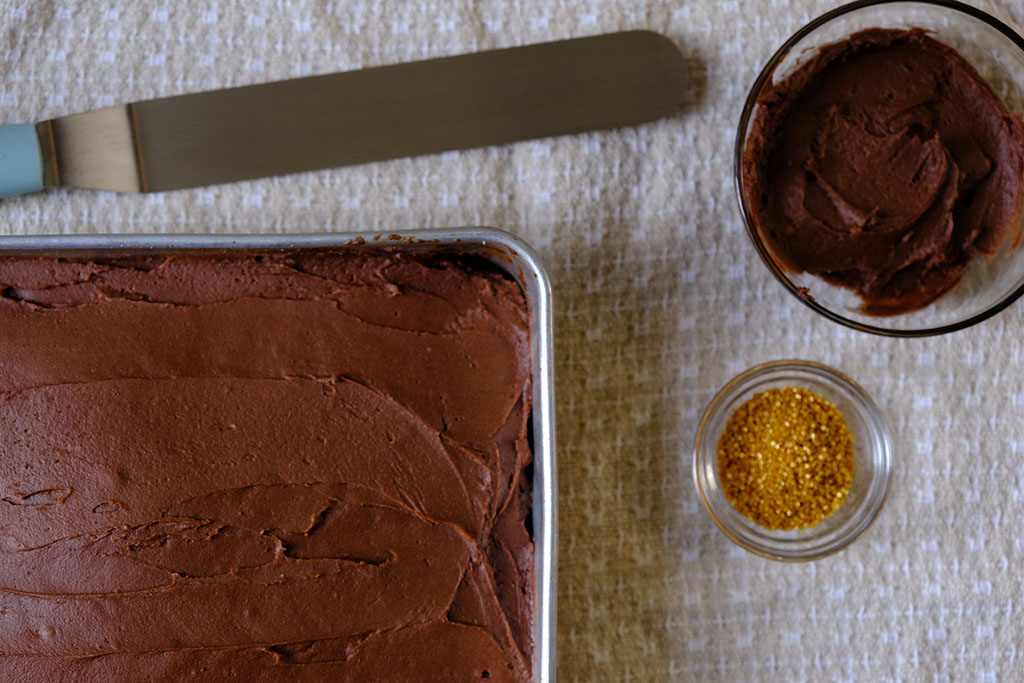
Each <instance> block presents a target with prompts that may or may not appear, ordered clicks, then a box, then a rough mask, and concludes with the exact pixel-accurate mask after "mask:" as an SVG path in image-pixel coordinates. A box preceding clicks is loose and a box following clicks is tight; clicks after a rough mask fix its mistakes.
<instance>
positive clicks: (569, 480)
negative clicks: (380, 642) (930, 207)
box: [0, 0, 1024, 682]
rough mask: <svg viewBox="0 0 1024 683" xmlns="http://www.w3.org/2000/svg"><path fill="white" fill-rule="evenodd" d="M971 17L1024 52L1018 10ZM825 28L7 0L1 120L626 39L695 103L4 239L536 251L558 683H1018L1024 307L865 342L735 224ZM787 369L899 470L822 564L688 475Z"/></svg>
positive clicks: (79, 220)
mask: <svg viewBox="0 0 1024 683" xmlns="http://www.w3.org/2000/svg"><path fill="white" fill-rule="evenodd" d="M977 4H978V5H979V6H980V7H982V8H984V9H986V10H988V11H990V12H992V13H994V14H995V15H996V16H997V17H999V18H1001V19H1003V20H1004V21H1006V22H1007V23H1009V24H1010V25H1011V26H1015V27H1016V28H1017V29H1018V30H1020V29H1022V28H1024V6H1022V5H1021V4H1020V3H1019V2H1017V1H1016V0H993V1H991V2H977ZM833 6H834V4H833V3H827V2H819V1H816V0H792V1H789V0H750V1H749V2H741V1H738V0H722V1H716V0H676V1H674V2H662V1H658V0H646V1H643V0H635V1H632V2H626V1H623V0H512V1H509V2H498V1H493V2H492V1H488V0H452V1H448V0H416V1H414V0H410V1H408V2H401V1H397V0H387V1H380V2H375V1H371V0H351V1H349V0H326V1H322V2H317V1H314V0H248V1H246V2H242V1H240V0H234V1H229V2H212V1H211V0H197V1H195V2H189V3H187V4H186V3H182V2H168V1H167V0H134V1H129V0H108V1H105V2H92V1H86V0H81V1H77V2H76V1H74V0H31V1H29V0H24V1H21V2H17V1H15V0H2V1H0V27H2V31H0V43H2V47H0V121H2V122H21V121H35V120H40V119H45V118H50V117H54V116H59V115H62V114H68V113H73V112H78V111H82V110H87V109H92V108H96V107H101V106H105V105H111V104H115V103H119V102H125V101H132V100H138V99H146V98H151V97H157V96H165V95H172V94H178V93H185V92H193V91H199V90H205V89H212V88H219V87H224V86H233V85H241V84H249V83H257V82H262V81H268V80H274V79H281V78H288V77H293V76H302V75H309V74H319V73H329V72H334V71H339V70H348V69H355V68H359V67H365V66H373V65H381V64H388V63H393V62H396V61H405V60H414V59H421V58H426V57H431V56H441V55H448V54H456V53H462V52H467V51H472V50H477V49H486V48H494V47H505V46H512V45H518V44H523V43H530V42H540V41H546V40H552V39H559V38H565V37H572V36H582V35H589V34H595V33H602V32H607V31H614V30H621V29H628V28H649V29H653V30H656V31H660V32H662V33H665V34H667V35H668V36H670V37H671V38H672V39H673V40H674V41H676V42H677V43H678V44H679V45H680V47H681V48H682V50H683V52H684V53H685V55H686V56H687V60H688V64H689V67H690V83H689V92H688V103H687V107H686V109H685V111H682V112H681V113H680V114H679V115H677V116H675V117H673V118H671V119H666V120H662V121H659V122H656V123H652V124H649V125H644V126H641V127H637V128H631V129H627V130H619V131H612V132H601V133H592V134H586V135H579V136H574V137H566V138H560V139H555V140H544V141H537V142H527V143H521V144H517V145H512V146H509V147H504V148H500V149H483V150H476V151H470V152H464V153H449V154H443V155H439V156H432V157H426V158H419V159H413V160H400V161H394V162H387V163H378V164H369V165H365V166H360V167H354V168H347V169H339V170H333V171H327V172H318V173H307V174H300V175H295V176H291V177H286V178H275V179H267V180H259V181H252V182H244V183H238V184H234V185H228V186H219V187H211V188H204V189H197V190H188V191H180V192H171V193H167V194H157V195H151V196H142V195H134V196H132V195H114V194H109V193H90V192H82V191H50V192H47V193H43V194H39V195H34V196H26V197H21V198H16V199H6V200H3V201H2V202H0V232H2V233H4V234H35V233H108V232H145V233H149V232H158V233H161V232H190V231H199V232H227V233H243V232H261V233H262V232H287V231H343V230H382V231H385V230H388V229H393V228H401V229H407V228H418V227H446V226H459V225H492V226H496V227H501V228H504V229H507V230H510V231H512V232H514V233H517V234H518V235H520V236H522V237H523V238H525V239H526V240H527V241H528V242H530V243H531V244H532V245H534V246H535V247H536V248H537V250H538V251H539V252H540V254H541V256H542V259H543V260H544V261H545V262H546V264H547V265H548V267H549V269H550V273H551V275H552V278H553V282H554V288H555V296H556V306H557V313H556V323H557V327H556V346H557V352H556V355H557V363H556V365H557V401H558V411H557V417H558V432H559V433H558V437H559V438H558V442H559V444H558V445H559V469H560V471H559V476H560V509H561V515H560V519H559V529H560V562H559V596H558V598H559V610H558V634H559V635H558V651H559V664H558V674H559V679H560V680H562V681H567V682H569V681H598V680H608V681H658V680H667V679H678V680H709V681H739V680H766V681H775V680H780V681H781V680H787V681H788V680H793V681H800V680H815V681H818V680H836V681H842V680H849V681H884V680H902V681H917V680H928V681H931V680H936V681H944V680H981V681H989V680H1020V679H1021V676H1022V674H1021V672H1022V671H1024V652H1021V653H1019V652H1018V647H1019V644H1020V643H1024V626H1022V624H1024V589H1022V576H1021V570H1020V567H1021V566H1022V565H1024V419H1022V415H1024V381H1022V379H1021V371H1020V369H1019V368H1021V366H1022V364H1024V304H1021V303H1018V304H1017V305H1016V306H1014V307H1012V308H1010V309H1009V310H1008V311H1006V312H1004V313H1002V314H1001V315H999V316H997V317H996V318H994V319H992V320H989V321H988V322H985V323H983V324H981V325H978V326H976V327H974V328H972V329H970V330H967V331H965V332H960V333H956V334H952V335H948V336H944V337H940V338H931V339H921V340H905V341H900V340H893V339H884V338H877V337H873V336H868V335H865V334H859V333H854V332H851V331H847V330H845V329H843V328H840V327H839V326H838V325H835V324H833V323H831V322H828V321H826V320H824V319H822V318H819V317H817V316H816V315H815V314H814V313H812V312H811V311H810V310H808V309H807V308H805V307H804V306H802V305H801V304H800V303H799V302H798V301H796V300H795V299H794V298H793V297H791V296H790V295H789V294H787V293H786V292H784V291H783V289H782V288H781V287H780V286H779V285H778V284H777V283H775V282H774V280H772V279H771V277H770V275H769V274H768V272H767V271H766V269H765V268H764V267H763V266H762V265H761V263H760V261H759V260H758V257H757V255H756V254H755V252H754V250H753V249H752V248H751V246H750V245H749V244H748V242H747V240H746V237H745V235H744V232H743V227H742V223H741V220H740V216H739V212H738V210H737V207H736V202H735V199H734V193H733V186H732V167H731V154H732V148H733V142H734V135H735V127H736V123H737V118H738V115H739V110H740V107H741V104H742V101H743V98H744V97H745V95H746V91H747V89H748V87H749V85H750V83H751V82H752V81H753V79H754V77H755V75H756V74H757V72H758V71H759V70H760V68H761V65H762V64H763V63H764V61H765V60H766V59H767V58H768V57H769V56H770V55H771V53H772V52H773V51H774V50H775V49H776V48H777V47H778V46H779V45H780V44H781V43H782V41H783V40H784V39H785V38H786V37H788V36H789V35H790V34H791V33H792V32H793V31H795V30H796V29H797V28H798V27H799V26H800V25H802V24H803V23H805V22H806V21H808V20H809V19H811V18H813V17H814V16H816V15H818V14H820V13H821V12H823V11H825V10H827V9H829V8H831V7H833ZM253 115H254V116H255V115H258V112H253ZM0 334H3V331H2V330H0ZM780 356H781V357H797V358H804V359H809V360H816V361H821V362H824V363H827V364H830V365H833V366H835V367H837V368H839V369H841V370H843V371H845V372H846V373H848V374H850V375H851V376H853V377H854V378H855V379H856V380H857V381H859V382H860V383H861V384H862V385H863V386H864V387H865V388H866V389H867V390H868V392H869V393H870V394H872V395H873V397H874V398H875V399H876V401H877V402H878V403H879V404H880V405H881V407H882V409H883V411H884V412H885V414H886V416H887V418H888V424H889V426H890V429H891V430H892V432H893V435H894V440H895V448H896V472H895V480H894V485H893V488H892V492H891V495H890V498H889V501H888V503H887V505H886V507H885V509H884V510H883V511H882V514H881V516H880V518H879V519H878V521H877V522H876V523H875V525H874V526H873V527H872V528H871V529H870V530H869V531H868V532H867V533H866V535H865V536H864V537H863V538H862V539H861V540H859V541H858V542H857V543H855V544H854V545H853V546H851V547H850V548H848V549H847V550H845V551H844V552H842V553H840V554H838V555H836V556H833V557H830V558H827V559H824V560H821V561H819V562H816V563H810V564H803V565H788V564H781V563H775V562H771V561H767V560H763V559H760V558H758V557H755V556H753V555H750V554H748V553H746V552H745V551H742V550H740V549H738V548H737V547H735V546H733V545H732V543H731V542H730V541H729V540H728V539H726V537H725V536H724V535H722V534H721V533H720V532H719V531H718V530H717V528H715V527H714V525H713V524H712V522H711V520H710V518H709V517H708V516H707V514H706V513H705V512H704V510H703V507H702V506H701V504H700V502H699V500H698V498H697V495H696V493H695V490H694V486H693V483H692V480H691V475H690V467H691V462H692V446H693V439H694V434H695V429H696V426H697V422H698V419H699V416H700V413H701V412H702V410H703V408H704V406H705V405H706V404H707V402H708V401H709V400H710V398H711V396H712V395H713V394H714V392H715V391H716V390H717V389H718V388H719V387H720V386H721V385H722V384H723V383H724V382H726V381H727V380H728V379H729V378H730V377H732V376H733V375H734V374H736V373H737V372H739V371H741V370H743V369H745V368H747V367H749V366H751V365H753V364H756V363H758V362H761V361H765V360H770V359H775V358H778V357H780ZM0 362H2V359H0Z"/></svg>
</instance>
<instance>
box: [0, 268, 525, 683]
mask: <svg viewBox="0 0 1024 683" xmlns="http://www.w3.org/2000/svg"><path fill="white" fill-rule="evenodd" d="M0 293H2V296H0V330H3V332H2V333H0V614H2V615H4V616H3V618H2V619H0V678H3V679H4V680H81V681H139V680H168V681H171V680H175V681H177V680H197V681H222V680H225V679H229V678H230V679H233V680H244V681H279V680H289V681H310V682H313V681H337V680H360V681H361V680H408V679H415V678H419V677H423V678H427V679H442V678H445V679H447V678H456V679H460V680H466V679H470V678H477V679H478V678H481V677H485V678H488V679H490V680H529V679H530V661H531V656H532V651H533V642H532V625H533V618H534V617H533V587H534V569H533V543H532V541H531V539H530V535H529V529H528V528H527V522H526V518H527V516H528V513H529V509H530V505H531V490H530V485H531V482H530V481H529V477H528V472H529V469H528V466H529V463H530V461H531V451H530V446H529V442H528V437H527V425H528V420H529V415H530V350H529V338H528V313H527V311H526V305H525V301H524V299H523V296H522V293H521V292H520V290H519V288H518V286H517V285H516V284H515V283H514V282H512V281H510V280H509V279H507V278H506V277H505V276H503V275H502V274H500V273H498V272H496V271H494V270H492V269H489V268H486V267H484V266H483V265H482V264H475V263H469V262H463V261H461V260H459V259H456V258H445V257H438V256H428V255H425V254H410V253H407V252H394V253H390V252H387V251H385V250H374V251H345V252H324V251H315V252H290V253H265V254H236V255H220V256H204V255H179V256H171V257H155V258H133V259H128V258H124V259H113V260H107V261H95V260H93V261H83V262H76V261H68V260H65V259H59V258H43V257H22V258H0Z"/></svg>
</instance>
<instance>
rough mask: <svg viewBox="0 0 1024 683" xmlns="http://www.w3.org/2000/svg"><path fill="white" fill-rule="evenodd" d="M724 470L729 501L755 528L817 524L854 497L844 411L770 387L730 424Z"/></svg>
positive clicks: (721, 447) (721, 462)
mask: <svg viewBox="0 0 1024 683" xmlns="http://www.w3.org/2000/svg"><path fill="white" fill-rule="evenodd" d="M811 447H813V451H812V450H811ZM718 469H719V474H720V477H721V479H722V480H723V482H724V483H723V490H724V491H725V496H726V498H728V499H729V501H730V502H731V503H732V504H733V507H735V508H736V509H737V510H738V511H739V512H741V513H743V514H744V515H746V516H747V517H749V518H750V519H752V520H753V521H754V522H756V523H757V524H760V525H761V526H763V527H765V528H767V529H802V528H806V527H810V526H814V525H815V524H818V523H819V522H821V521H822V520H823V519H825V518H826V517H828V516H829V515H831V514H832V513H834V512H835V511H836V510H838V509H839V507H840V506H841V505H842V504H843V501H844V500H845V499H846V496H847V494H848V493H849V491H850V483H851V482H852V481H853V435H852V434H851V433H850V428H849V427H848V426H847V424H846V420H845V419H844V418H843V415H842V413H841V412H839V409H838V408H836V407H835V405H833V404H832V403H831V402H830V401H827V400H825V399H824V398H822V397H821V396H818V395H817V394H815V393H814V392H812V391H808V390H807V389H797V388H795V387H783V388H780V389H769V390H768V391H765V392H763V393H759V394H755V395H754V396H753V398H751V399H750V400H749V401H747V402H746V403H744V404H743V405H742V406H740V407H739V408H738V409H737V410H736V412H735V413H733V414H732V416H731V417H730V418H729V421H728V422H727V423H726V426H725V431H724V432H723V434H722V438H721V439H719V442H718Z"/></svg>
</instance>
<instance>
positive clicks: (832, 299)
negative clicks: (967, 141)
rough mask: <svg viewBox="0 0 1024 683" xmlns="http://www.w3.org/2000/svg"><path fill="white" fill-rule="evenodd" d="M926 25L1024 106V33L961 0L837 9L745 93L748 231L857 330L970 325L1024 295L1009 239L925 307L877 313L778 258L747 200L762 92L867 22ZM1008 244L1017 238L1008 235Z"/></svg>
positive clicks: (1009, 102)
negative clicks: (750, 140)
mask: <svg viewBox="0 0 1024 683" xmlns="http://www.w3.org/2000/svg"><path fill="white" fill-rule="evenodd" d="M913 27H919V28H923V29H925V30H927V31H929V32H930V33H931V35H932V36H933V37H934V38H936V39H937V40H939V41H940V42H943V43H945V44H947V45H949V46H951V47H953V48H954V49H956V50H957V52H959V53H960V55H961V56H963V57H964V58H965V59H966V60H967V61H968V62H970V63H971V65H972V66H974V67H975V69H977V71H978V73H979V74H981V76H982V77H983V78H984V79H985V80H986V81H987V82H988V84H989V85H990V86H991V87H992V89H993V90H994V91H995V93H996V94H997V95H998V96H999V98H1000V99H1001V100H1002V102H1003V104H1004V105H1005V106H1006V108H1007V109H1008V110H1009V111H1010V113H1011V114H1014V115H1020V114H1021V113H1022V112H1024V38H1021V36H1020V35H1018V34H1017V33H1016V32H1015V31H1014V30H1013V29H1011V28H1010V27H1008V26H1007V25H1006V24H1004V23H1002V22H1000V21H999V20H997V19H995V18H994V17H992V16H990V15H988V14H986V13H985V12H982V11H981V10H979V9H977V8H974V7H971V6H969V5H965V4H962V3H959V2H951V1H947V0H922V1H918V2H900V1H896V0H862V1H860V2H854V3H851V4H849V5H844V6H842V7H839V8H837V9H835V10H833V11H831V12H828V13H827V14H824V15H822V16H821V17H819V18H817V19H815V20H814V21H812V22H811V23H809V24H807V25H806V26H804V27H803V28H802V29H800V30H799V31H797V32H796V34H794V35H793V37H792V38H790V39H789V40H787V41H786V42H785V44H783V46H782V47H781V48H779V50H778V52H776V53H775V54H774V55H773V56H772V58H771V59H770V60H768V63H767V64H766V65H765V67H764V69H763V70H762V71H761V73H760V75H759V76H758V77H757V80H756V81H755V82H754V85H753V87H752V88H751V89H750V93H749V95H748V96H747V100H746V103H745V105H744V107H743V113H742V115H741V117H740V123H739V130H738V131H737V135H736V150H735V180H736V191H737V194H738V196H739V203H740V210H741V212H742V214H743V219H744V221H745V223H746V227H747V233H748V235H749V236H750V239H751V240H752V241H753V243H754V246H755V247H756V249H757V251H758V253H759V254H760V256H761V259H762V260H763V261H764V262H765V264H766V265H767V266H768V268H769V269H770V270H771V272H772V274H773V275H774V276H775V277H776V278H777V279H778V280H779V281H780V282H781V283H782V284H783V285H784V286H785V287H786V289H788V290H789V291H790V292H791V293H792V294H793V295H795V296H796V297H797V298H799V299H800V300H801V301H803V302H804V303H805V304H807V305H808V306H810V307H811V308H812V309H814V310H815V311H817V312H818V313H820V314H821V315H823V316H825V317H827V318H829V319H831V320H834V321H836V322H839V323H842V324H843V325H847V326H849V327H852V328H854V329H857V330H862V331H865V332H872V333H875V334H882V335H888V336H898V337H920V336H927V335H934V334H942V333H946V332H953V331H956V330H960V329H963V328H965V327H969V326H971V325H974V324H976V323H979V322H981V321H982V320H985V319H986V318H989V317H991V316H993V315H995V314H996V313H998V312H999V311H1001V310H1003V309H1005V308H1006V307H1007V306H1009V305H1010V304H1011V303H1013V302H1014V301H1015V300H1016V299H1017V298H1019V297H1020V296H1021V295H1022V294H1024V243H1022V244H1021V245H1020V246H1019V248H1016V249H1014V248H1013V245H1004V246H1003V248H1002V250H1001V251H1000V252H999V253H997V254H996V255H994V256H993V257H992V258H990V259H989V258H985V257H979V258H975V259H974V260H972V261H971V263H970V264H969V265H968V267H967V269H966V270H965V272H964V274H963V278H962V279H961V281H960V283H959V284H958V285H957V286H956V287H955V288H953V289H952V290H951V291H949V292H947V293H946V294H945V295H943V296H942V297H941V298H939V299H938V300H936V301H934V302H932V303H931V304H929V305H927V306H925V307H924V308H922V309H920V310H916V311H913V312H910V313H904V314H900V315H894V316H888V317H878V316H871V315H867V314H864V313H862V312H861V311H860V307H861V304H862V301H861V299H860V297H859V296H858V295H857V294H855V293H854V292H853V291H851V290H849V289H846V288H843V287H839V286H836V285H832V284H829V283H828V282H826V281H825V280H823V279H821V278H819V277H817V276H815V275H811V274H808V273H799V274H797V273H792V272H790V271H789V270H787V269H786V268H785V267H784V266H783V265H782V264H780V263H779V262H777V260H776V258H775V257H774V255H773V254H772V252H771V249H770V248H769V246H768V245H767V244H766V243H765V242H764V241H763V240H762V239H761V237H760V235H759V234H758V230H757V228H756V227H755V224H754V219H753V217H752V215H751V209H750V207H749V206H748V203H747V201H746V198H745V197H746V193H745V187H744V179H743V172H742V167H743V151H744V149H745V148H746V145H747V136H748V134H749V132H750V130H751V128H752V124H753V121H754V117H755V116H756V114H757V111H758V108H759V106H760V105H758V104H757V97H758V94H759V93H760V92H761V91H762V89H763V88H764V87H765V86H766V85H767V84H769V83H771V82H774V81H775V80H778V79H782V78H785V77H786V76H787V75H789V74H790V73H792V72H793V71H794V70H795V69H796V68H797V67H798V66H800V65H802V64H803V63H804V61H805V60H806V59H807V58H809V57H811V56H812V55H814V54H815V53H816V52H817V50H818V48H820V47H821V46H823V45H827V44H829V43H834V42H836V41H838V40H842V39H844V38H846V37H849V36H850V35H851V34H853V33H856V32H857V31H861V30H863V29H868V28H902V29H907V28H913ZM1006 241H1007V242H1010V241H1012V240H1006Z"/></svg>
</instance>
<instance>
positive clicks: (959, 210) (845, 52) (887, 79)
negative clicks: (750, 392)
mask: <svg viewBox="0 0 1024 683" xmlns="http://www.w3.org/2000/svg"><path fill="white" fill-rule="evenodd" d="M757 104H758V105H760V106H759V110H758V112H757V114H756V116H755V119H754V121H753V124H752V127H751V130H750V133H749V135H748V138H747V143H746V147H745V150H744V154H743V167H742V174H743V181H744V191H745V200H746V203H747V205H748V207H749V210H750V213H751V215H752V218H753V222H754V227H755V229H756V230H757V233H758V235H759V236H760V237H761V239H762V240H763V241H764V243H765V244H766V245H767V246H768V248H769V250H770V251H771V253H772V254H773V255H774V257H775V258H776V259H777V261H778V262H779V263H780V265H781V266H783V267H784V268H786V269H788V270H791V271H793V272H798V273H799V272H808V273H812V274H815V275H819V276H821V277H823V278H824V279H825V280H827V281H829V282H832V283H834V284H838V285H841V286H844V287H848V288H850V289H852V290H853V291H855V292H857V294H859V295H860V296H861V298H862V301H863V307H862V311H863V312H864V313H867V314H869V315H893V314H899V313H905V312H909V311H912V310H915V309H918V308H921V307H923V306H925V305H927V304H929V303H931V302H932V301H934V300H935V299H937V298H938V297H940V296H942V295H943V294H945V293H946V292H948V291H949V290H950V289H952V288H953V287H954V286H955V285H956V284H957V283H958V282H959V281H960V278H961V276H962V274H963V271H964V268H965V267H966V266H967V264H968V263H969V262H970V261H971V259H974V258H976V257H979V256H991V255H994V254H996V253H997V252H998V251H999V250H1000V249H1001V248H1003V247H1004V246H1015V245H1016V242H1017V240H1018V239H1019V237H1020V217H1021V205H1022V200H1024V128H1022V125H1021V122H1020V119H1019V118H1017V117H1014V116H1011V115H1010V114H1009V113H1008V112H1007V111H1006V109H1005V107H1004V106H1003V104H1002V103H1001V102H1000V101H999V99H998V97H997V96H996V95H995V93H994V92H993V91H992V89H991V88H990V87H989V85H988V84H987V83H985V81H984V80H983V79H982V78H981V77H980V76H979V74H978V73H977V71H976V70H975V69H974V68H973V67H972V66H971V65H970V64H969V63H968V62H967V61H966V60H964V59H963V57H961V56H960V55H959V54H958V53H957V52H956V51H955V50H954V49H952V48H950V47H948V46H947V45H945V44H943V43H940V42H938V41H937V40H935V39H933V38H931V37H930V36H929V35H928V34H927V33H926V32H925V31H923V30H920V29H911V30H906V31H905V30H896V29H869V30H866V31H861V32H859V33H856V34H854V35H852V36H850V37H849V38H847V39H845V40H842V41H839V42H837V43H833V44H830V45H826V46H824V47H822V48H821V49H820V50H818V52H817V53H815V54H813V55H811V56H810V57H809V58H808V59H807V60H806V62H805V63H803V64H801V65H800V66H799V67H798V68H797V69H796V70H795V71H794V72H793V73H792V74H790V75H789V76H787V77H786V78H783V79H781V80H779V81H778V82H774V83H771V84H770V85H768V86H766V87H765V88H764V89H763V90H762V92H761V93H759V94H758V97H757Z"/></svg>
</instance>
